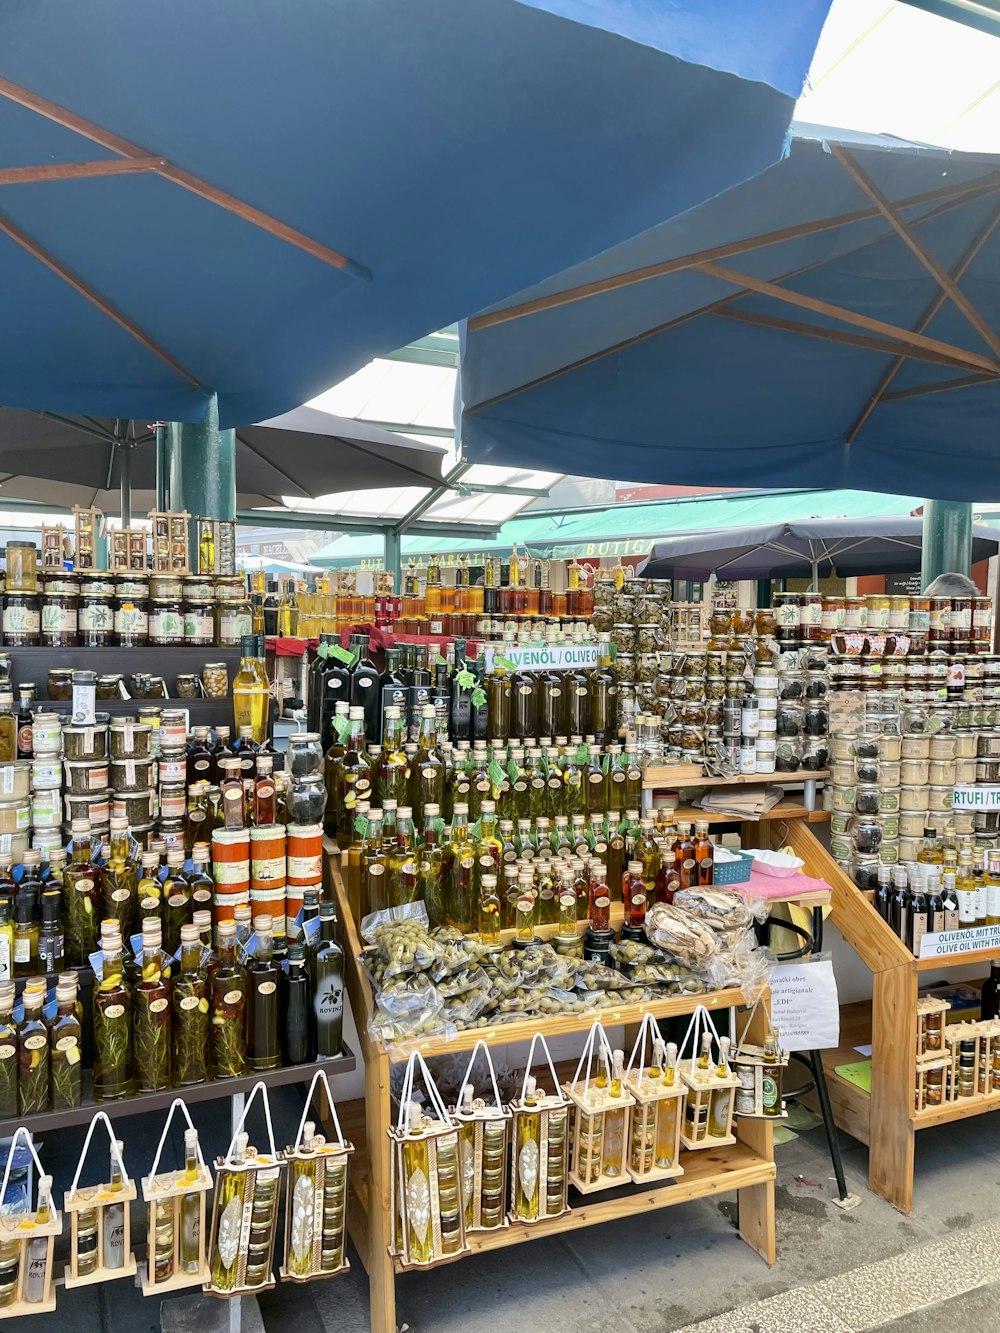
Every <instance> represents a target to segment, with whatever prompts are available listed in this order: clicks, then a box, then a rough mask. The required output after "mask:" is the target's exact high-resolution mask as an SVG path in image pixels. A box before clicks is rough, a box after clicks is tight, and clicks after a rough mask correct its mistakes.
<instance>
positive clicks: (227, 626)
mask: <svg viewBox="0 0 1000 1333" xmlns="http://www.w3.org/2000/svg"><path fill="white" fill-rule="evenodd" d="M216 626H217V628H216V643H217V644H218V646H219V647H220V648H238V647H239V646H240V640H241V639H242V638H243V636H244V635H245V634H250V633H251V632H252V626H253V612H252V611H251V609H250V603H249V601H247V599H246V597H243V598H241V599H238V600H230V601H225V602H217V603H216Z"/></svg>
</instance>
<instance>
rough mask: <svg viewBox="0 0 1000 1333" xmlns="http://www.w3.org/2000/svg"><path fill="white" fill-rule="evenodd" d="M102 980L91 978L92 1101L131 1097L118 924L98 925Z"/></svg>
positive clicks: (128, 1007) (127, 1001)
mask: <svg viewBox="0 0 1000 1333" xmlns="http://www.w3.org/2000/svg"><path fill="white" fill-rule="evenodd" d="M101 955H102V964H101V977H100V980H98V979H97V978H96V977H95V978H94V1100H95V1101H98V1102H114V1101H118V1100H120V1098H122V1097H130V1096H131V1095H132V1088H133V1084H132V988H131V986H129V985H128V983H127V982H126V980H125V967H124V948H123V945H122V936H121V928H120V927H119V925H118V922H117V921H110V920H109V921H105V922H102V924H101Z"/></svg>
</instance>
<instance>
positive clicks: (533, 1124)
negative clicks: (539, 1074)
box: [510, 1032, 571, 1225]
mask: <svg viewBox="0 0 1000 1333" xmlns="http://www.w3.org/2000/svg"><path fill="white" fill-rule="evenodd" d="M539 1046H540V1047H541V1048H542V1053H543V1054H544V1056H545V1063H546V1064H547V1065H548V1070H549V1074H550V1075H551V1078H552V1088H553V1091H552V1092H551V1093H544V1092H539V1091H538V1088H537V1084H536V1081H535V1078H534V1076H533V1075H532V1072H531V1070H532V1068H533V1066H534V1063H535V1051H536V1049H537V1048H538V1047H539ZM570 1106H571V1102H570V1100H569V1098H568V1097H566V1096H564V1095H563V1093H562V1092H561V1090H560V1088H559V1079H558V1076H557V1075H556V1070H555V1065H553V1063H552V1056H551V1055H550V1053H549V1048H548V1044H547V1042H546V1040H545V1038H544V1037H543V1036H542V1034H541V1032H536V1033H535V1034H534V1036H533V1037H532V1038H531V1045H530V1046H529V1047H528V1059H527V1063H526V1064H525V1066H524V1077H523V1078H522V1080H521V1092H520V1095H519V1096H517V1097H515V1098H514V1100H513V1101H512V1102H511V1104H510V1109H511V1112H512V1114H513V1117H514V1120H513V1124H512V1127H511V1155H512V1161H511V1182H510V1195H511V1199H510V1218H511V1221H512V1222H524V1223H527V1224H529V1225H530V1224H534V1223H536V1222H545V1221H548V1220H550V1219H551V1218H553V1217H561V1216H562V1214H563V1213H568V1212H569V1200H568V1197H567V1196H568V1191H569V1108H570Z"/></svg>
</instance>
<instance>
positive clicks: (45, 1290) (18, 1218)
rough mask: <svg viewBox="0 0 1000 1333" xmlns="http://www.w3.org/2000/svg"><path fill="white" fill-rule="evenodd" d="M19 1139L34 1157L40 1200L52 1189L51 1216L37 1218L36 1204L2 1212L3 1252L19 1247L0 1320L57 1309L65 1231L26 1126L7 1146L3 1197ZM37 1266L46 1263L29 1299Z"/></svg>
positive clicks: (0, 1191) (0, 1247)
mask: <svg viewBox="0 0 1000 1333" xmlns="http://www.w3.org/2000/svg"><path fill="white" fill-rule="evenodd" d="M20 1140H23V1142H24V1144H25V1145H26V1147H27V1149H28V1151H29V1152H30V1153H31V1156H32V1158H33V1159H34V1163H35V1166H36V1167H37V1168H38V1182H37V1188H38V1193H39V1197H38V1202H39V1203H40V1202H41V1196H42V1192H43V1190H47V1191H48V1192H49V1200H50V1202H49V1210H48V1214H49V1215H48V1219H47V1220H44V1219H43V1220H41V1221H40V1220H39V1217H38V1213H39V1211H40V1210H39V1208H37V1207H36V1208H35V1210H34V1211H32V1210H31V1209H30V1208H29V1209H28V1210H26V1211H25V1212H23V1213H6V1212H0V1251H3V1250H5V1249H6V1248H7V1247H8V1246H9V1245H12V1244H13V1245H17V1246H18V1247H19V1249H20V1254H19V1256H18V1264H17V1281H16V1283H15V1286H14V1299H13V1300H12V1301H9V1302H8V1303H7V1304H6V1305H4V1306H3V1307H0V1319H19V1318H20V1317H21V1315H31V1314H51V1313H52V1311H53V1310H54V1309H55V1308H56V1296H55V1291H54V1290H53V1279H54V1277H55V1273H54V1267H55V1265H54V1251H55V1244H56V1237H57V1236H59V1235H61V1234H62V1218H61V1217H60V1215H59V1213H58V1211H57V1210H56V1207H55V1204H54V1202H53V1201H52V1198H51V1190H52V1177H51V1176H50V1175H46V1173H45V1168H44V1167H43V1166H42V1163H41V1161H40V1160H39V1157H38V1153H37V1152H36V1150H35V1145H34V1143H33V1142H32V1139H31V1135H30V1134H29V1133H28V1131H27V1129H25V1127H24V1126H23V1125H20V1126H18V1128H17V1129H16V1130H15V1131H14V1137H13V1138H12V1139H11V1141H10V1144H9V1146H8V1148H7V1165H6V1166H5V1167H4V1173H3V1184H2V1185H0V1199H5V1198H6V1197H7V1186H8V1184H9V1182H10V1169H11V1166H12V1165H13V1163H14V1153H15V1150H16V1148H17V1145H18V1142H19V1141H20ZM38 1265H43V1269H42V1276H41V1291H40V1294H39V1299H38V1300H29V1299H28V1298H27V1296H26V1294H25V1289H26V1288H27V1286H28V1284H29V1280H33V1274H36V1273H37V1271H38V1269H37V1266H38Z"/></svg>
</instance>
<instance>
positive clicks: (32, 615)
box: [2, 541, 41, 648]
mask: <svg viewBox="0 0 1000 1333" xmlns="http://www.w3.org/2000/svg"><path fill="white" fill-rule="evenodd" d="M2 623H3V639H4V643H6V644H9V645H10V646H11V647H13V648H30V647H36V646H37V645H38V644H39V643H40V641H41V611H40V607H39V598H38V551H37V549H36V547H35V543H34V542H18V541H15V542H8V543H7V577H6V592H5V595H4V603H3V621H2Z"/></svg>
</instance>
